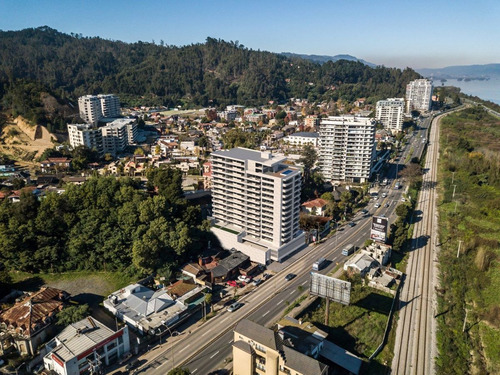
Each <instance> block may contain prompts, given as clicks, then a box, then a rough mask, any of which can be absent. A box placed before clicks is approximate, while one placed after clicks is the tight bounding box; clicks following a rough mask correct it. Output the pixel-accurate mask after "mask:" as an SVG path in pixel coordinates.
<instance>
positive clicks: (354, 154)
mask: <svg viewBox="0 0 500 375" xmlns="http://www.w3.org/2000/svg"><path fill="white" fill-rule="evenodd" d="M374 155H375V122H374V121H373V119H371V118H368V117H356V116H329V117H328V118H326V119H323V120H322V121H321V124H320V130H319V166H320V172H321V174H322V175H323V177H324V178H325V180H330V181H332V182H359V183H363V182H366V181H367V180H368V179H369V178H370V170H371V166H372V161H373V158H374Z"/></svg>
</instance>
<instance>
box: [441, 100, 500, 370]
mask: <svg viewBox="0 0 500 375" xmlns="http://www.w3.org/2000/svg"><path fill="white" fill-rule="evenodd" d="M440 149H441V151H440V154H441V155H440V166H439V176H438V181H439V185H438V188H439V193H440V199H439V203H438V208H439V217H440V224H439V237H440V243H441V244H442V245H441V253H440V255H439V263H440V279H441V286H442V287H441V288H440V290H439V295H438V297H439V298H438V303H439V306H438V337H437V341H438V349H439V352H440V353H439V356H438V359H437V371H438V374H450V373H461V374H469V373H470V374H487V373H489V374H499V373H500V354H499V350H498V348H499V344H498V343H499V342H500V263H499V259H500V157H499V152H500V121H499V120H498V119H496V118H494V117H492V116H490V115H488V114H486V113H485V112H484V111H482V110H480V109H477V108H471V109H467V110H464V111H461V112H457V113H454V114H450V115H448V116H447V117H446V118H444V119H443V121H442V123H441V145H440ZM453 190H455V196H453ZM459 246H460V254H459V255H460V256H459V258H457V250H458V247H459ZM466 311H467V318H466ZM464 321H465V331H463V324H464Z"/></svg>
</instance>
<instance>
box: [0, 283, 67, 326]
mask: <svg viewBox="0 0 500 375" xmlns="http://www.w3.org/2000/svg"><path fill="white" fill-rule="evenodd" d="M68 297H69V295H68V293H66V292H65V291H63V290H60V289H55V288H50V287H44V288H42V289H41V290H40V291H38V292H36V293H34V294H32V295H31V296H29V297H27V298H24V299H23V300H21V301H20V302H18V303H16V304H15V305H14V306H12V307H11V308H10V309H8V310H6V311H4V312H2V313H1V314H0V323H5V324H6V325H7V327H12V328H14V329H18V328H19V329H21V330H22V333H23V334H24V335H28V336H29V335H31V334H32V333H34V332H36V331H38V330H39V329H40V327H42V326H45V325H46V324H47V323H48V322H49V318H50V317H52V316H54V315H55V314H57V313H58V312H59V311H61V310H62V308H63V306H64V301H65V300H66V299H67V298H68Z"/></svg>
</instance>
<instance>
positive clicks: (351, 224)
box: [347, 221, 356, 228]
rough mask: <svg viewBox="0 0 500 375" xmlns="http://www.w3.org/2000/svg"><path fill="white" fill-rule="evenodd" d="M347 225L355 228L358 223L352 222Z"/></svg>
mask: <svg viewBox="0 0 500 375" xmlns="http://www.w3.org/2000/svg"><path fill="white" fill-rule="evenodd" d="M347 225H349V226H350V227H351V228H352V227H353V226H355V225H356V223H355V222H353V221H351V222H350V223H349V224H347Z"/></svg>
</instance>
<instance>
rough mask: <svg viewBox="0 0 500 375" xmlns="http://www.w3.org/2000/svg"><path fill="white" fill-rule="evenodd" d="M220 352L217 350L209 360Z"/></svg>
mask: <svg viewBox="0 0 500 375" xmlns="http://www.w3.org/2000/svg"><path fill="white" fill-rule="evenodd" d="M219 352H220V350H217V351H216V352H215V353H214V354H213V355H212V356H211V357H210V359H212V358H213V357H215V356H216V355H217V354H219Z"/></svg>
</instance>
